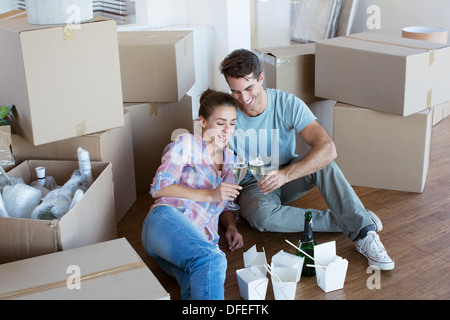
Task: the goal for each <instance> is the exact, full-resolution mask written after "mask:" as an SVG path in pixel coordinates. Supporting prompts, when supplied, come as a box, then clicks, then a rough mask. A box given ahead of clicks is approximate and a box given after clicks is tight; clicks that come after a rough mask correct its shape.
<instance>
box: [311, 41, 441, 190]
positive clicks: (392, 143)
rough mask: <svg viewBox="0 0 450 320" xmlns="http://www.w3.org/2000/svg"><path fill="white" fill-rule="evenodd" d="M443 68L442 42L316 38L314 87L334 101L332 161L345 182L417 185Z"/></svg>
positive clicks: (393, 186)
mask: <svg viewBox="0 0 450 320" xmlns="http://www.w3.org/2000/svg"><path fill="white" fill-rule="evenodd" d="M449 70H450V46H449V45H447V44H441V43H434V42H426V41H421V40H412V39H405V38H401V37H393V36H386V35H379V34H369V33H359V34H354V35H350V36H346V37H339V38H334V39H329V40H326V41H320V42H318V43H317V44H316V72H315V76H316V78H315V93H316V95H318V96H320V97H323V98H328V99H333V100H336V101H338V103H337V104H336V106H335V110H334V126H333V127H334V136H333V137H334V140H335V143H336V148H337V152H338V157H337V160H336V162H337V164H338V165H339V166H340V168H341V169H342V171H343V173H344V175H345V176H346V177H347V179H348V181H349V182H350V183H351V184H352V185H357V186H366V187H374V188H381V189H391V190H400V191H409V192H422V191H423V189H424V186H425V182H426V177H427V172H428V162H429V155H430V142H431V128H432V125H433V122H434V123H436V122H437V121H438V118H440V114H441V115H442V111H441V110H447V109H448V108H449V105H448V104H449V101H450V91H449V88H450V73H449ZM434 111H436V112H434ZM433 116H435V120H433Z"/></svg>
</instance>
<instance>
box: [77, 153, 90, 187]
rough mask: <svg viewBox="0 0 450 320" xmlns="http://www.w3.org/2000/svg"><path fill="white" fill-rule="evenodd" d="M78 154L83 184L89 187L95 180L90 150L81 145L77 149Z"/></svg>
mask: <svg viewBox="0 0 450 320" xmlns="http://www.w3.org/2000/svg"><path fill="white" fill-rule="evenodd" d="M77 156H78V165H79V167H80V172H81V174H82V175H83V179H84V182H83V185H84V186H85V187H86V188H89V187H90V186H91V184H92V182H93V180H92V166H91V158H90V156H89V151H87V150H84V149H83V148H81V147H79V148H78V150H77Z"/></svg>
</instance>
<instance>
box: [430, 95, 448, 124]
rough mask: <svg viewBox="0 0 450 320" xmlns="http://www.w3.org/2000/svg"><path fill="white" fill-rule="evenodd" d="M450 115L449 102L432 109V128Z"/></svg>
mask: <svg viewBox="0 0 450 320" xmlns="http://www.w3.org/2000/svg"><path fill="white" fill-rule="evenodd" d="M449 115H450V101H447V102H446V103H443V104H439V105H437V106H434V107H433V126H434V125H436V124H438V123H439V122H441V121H442V120H444V119H445V118H447V117H448V116H449Z"/></svg>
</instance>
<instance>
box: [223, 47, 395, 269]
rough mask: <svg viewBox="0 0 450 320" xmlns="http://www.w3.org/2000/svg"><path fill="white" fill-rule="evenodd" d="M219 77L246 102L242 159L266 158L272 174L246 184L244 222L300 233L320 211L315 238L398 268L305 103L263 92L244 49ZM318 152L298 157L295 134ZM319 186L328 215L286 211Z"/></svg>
mask: <svg viewBox="0 0 450 320" xmlns="http://www.w3.org/2000/svg"><path fill="white" fill-rule="evenodd" d="M220 70H221V72H222V74H223V75H224V76H225V79H226V81H227V83H228V85H229V87H230V90H231V93H232V94H233V96H234V97H235V98H236V100H237V101H238V102H239V109H238V112H237V120H236V130H235V138H234V139H233V140H231V141H230V143H231V145H232V147H233V148H234V150H235V152H236V153H237V154H240V155H243V154H245V157H246V158H247V159H249V158H250V157H253V156H254V153H255V152H256V153H257V154H259V155H261V157H262V158H264V159H263V161H264V163H265V165H266V175H265V176H264V178H263V179H261V180H260V181H256V179H255V178H254V177H253V176H252V175H251V174H250V173H249V172H250V170H249V172H248V173H247V175H246V176H245V177H244V179H243V180H242V182H241V185H242V187H243V189H242V191H241V194H240V196H239V205H240V207H241V209H240V213H241V215H242V216H243V217H244V218H245V219H246V220H247V221H248V222H249V223H250V225H252V226H253V227H255V228H257V229H259V230H260V231H272V232H300V231H303V229H304V213H305V211H306V210H310V211H312V212H313V224H314V230H315V231H319V232H320V231H328V232H343V233H344V234H345V235H347V236H348V237H349V238H350V239H351V240H352V241H354V242H355V245H356V249H357V250H358V251H359V252H360V253H361V254H363V255H364V256H365V257H366V258H367V260H368V263H369V264H370V265H377V266H378V267H379V268H380V269H381V270H391V269H393V268H394V261H393V260H392V259H391V258H390V257H389V255H388V254H387V252H386V250H385V248H384V246H383V244H382V243H381V241H380V239H379V236H378V234H377V233H376V231H381V229H382V224H381V221H380V220H379V218H378V217H377V216H376V215H375V214H374V213H373V212H371V211H368V210H366V209H365V208H364V206H363V204H362V203H361V201H360V199H359V198H358V196H357V195H356V194H355V192H354V190H353V188H352V187H351V186H350V184H349V183H348V182H347V180H346V179H345V177H344V175H343V174H342V172H341V171H340V169H339V168H338V166H337V165H336V163H335V162H334V161H333V160H334V159H335V158H336V156H337V154H336V149H335V145H334V142H333V140H332V139H331V138H330V136H329V135H328V134H327V132H326V131H325V129H324V128H323V127H322V126H321V125H320V124H319V123H318V122H317V118H316V117H315V116H314V115H313V114H312V112H311V111H310V110H309V108H308V107H307V106H306V104H305V103H304V102H303V101H302V100H300V99H299V98H298V97H296V96H294V95H292V94H288V93H286V92H283V91H281V90H276V89H266V88H264V87H263V80H264V73H263V72H262V70H261V65H260V62H259V59H258V57H257V56H256V55H255V54H254V53H253V52H251V51H248V50H245V49H238V50H235V51H233V52H232V53H230V54H229V55H228V56H227V57H226V58H225V59H224V60H223V61H222V63H221V66H220ZM296 132H298V133H299V134H300V136H301V137H302V139H303V140H304V141H305V142H306V143H308V145H310V146H311V149H310V151H308V152H307V153H306V154H305V155H304V156H303V157H299V156H297V155H296V154H295V134H296ZM315 186H317V187H318V189H319V190H320V192H321V194H322V196H323V198H324V200H325V202H326V203H327V205H328V208H329V209H328V210H324V211H322V210H314V209H303V208H296V207H291V206H287V205H285V204H287V203H289V202H291V201H293V200H295V199H297V198H299V197H301V196H302V195H303V194H305V193H306V192H308V191H309V190H311V189H312V188H313V187H315Z"/></svg>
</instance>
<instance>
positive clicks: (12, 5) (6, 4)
mask: <svg viewBox="0 0 450 320" xmlns="http://www.w3.org/2000/svg"><path fill="white" fill-rule="evenodd" d="M15 9H16V0H0V13H4V12H8V11H11V10H15Z"/></svg>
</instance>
